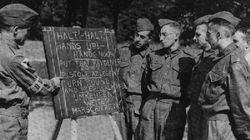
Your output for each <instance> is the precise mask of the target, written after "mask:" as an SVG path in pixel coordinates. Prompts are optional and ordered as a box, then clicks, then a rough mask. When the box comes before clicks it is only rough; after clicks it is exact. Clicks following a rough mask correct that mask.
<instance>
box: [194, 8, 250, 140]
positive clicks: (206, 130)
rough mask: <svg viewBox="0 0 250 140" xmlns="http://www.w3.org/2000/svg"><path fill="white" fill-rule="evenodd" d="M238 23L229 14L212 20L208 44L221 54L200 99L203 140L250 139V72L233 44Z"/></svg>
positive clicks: (208, 33)
mask: <svg viewBox="0 0 250 140" xmlns="http://www.w3.org/2000/svg"><path fill="white" fill-rule="evenodd" d="M239 22H240V19H238V18H236V17H234V16H233V15H232V14H231V13H230V12H226V11H222V12H218V13H216V14H214V15H212V16H211V17H210V19H209V27H208V32H207V40H208V42H209V43H210V45H211V47H212V48H213V49H218V50H219V53H218V55H217V56H216V60H215V61H213V62H214V66H213V67H212V68H211V70H210V71H209V72H208V73H207V74H206V75H205V82H204V83H203V85H202V88H201V93H200V96H199V99H198V104H199V105H200V106H201V108H202V111H203V122H202V127H203V129H202V132H200V133H202V138H201V140H218V139H219V140H249V139H250V112H249V110H250V106H249V104H250V93H249V91H250V86H249V85H250V81H249V80H250V79H249V72H250V71H249V68H248V66H247V62H246V60H245V58H244V52H243V51H242V50H241V49H240V48H239V47H238V46H236V45H235V43H234V42H233V34H234V32H235V26H236V25H237V24H238V23H239Z"/></svg>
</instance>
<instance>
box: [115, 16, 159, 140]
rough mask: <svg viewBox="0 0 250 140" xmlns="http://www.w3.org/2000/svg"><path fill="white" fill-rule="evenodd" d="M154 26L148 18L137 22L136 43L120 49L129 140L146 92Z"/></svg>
mask: <svg viewBox="0 0 250 140" xmlns="http://www.w3.org/2000/svg"><path fill="white" fill-rule="evenodd" d="M153 30H154V26H153V24H152V23H151V22H150V21H149V20H148V19H147V18H139V19H138V20H137V30H136V32H135V36H134V42H133V43H132V44H131V45H129V46H123V47H121V48H120V49H119V51H120V52H119V53H120V67H121V71H122V79H123V81H124V83H125V90H126V91H125V93H126V94H125V97H124V102H125V103H124V104H125V107H124V108H125V109H124V115H125V119H126V125H127V130H128V136H127V138H128V139H129V140H131V139H133V137H134V132H135V129H136V127H137V124H138V120H139V115H140V111H139V110H140V107H141V104H142V100H143V96H145V91H144V90H143V87H142V85H143V80H142V79H143V77H144V76H143V75H144V74H145V68H146V56H147V55H148V53H149V42H150V41H151V39H152V32H153Z"/></svg>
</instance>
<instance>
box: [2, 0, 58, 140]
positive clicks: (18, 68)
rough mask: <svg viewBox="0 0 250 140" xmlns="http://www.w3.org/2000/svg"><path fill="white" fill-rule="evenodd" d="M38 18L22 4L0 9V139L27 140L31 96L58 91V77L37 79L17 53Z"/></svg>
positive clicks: (24, 59)
mask: <svg viewBox="0 0 250 140" xmlns="http://www.w3.org/2000/svg"><path fill="white" fill-rule="evenodd" d="M37 16H38V14H37V13H36V12H35V11H34V10H32V9H30V8H28V7H27V6H25V5H23V4H9V5H6V6H4V7H3V8H1V9H0V19H1V20H0V32H1V33H0V77H1V78H0V139H1V140H26V139H27V132H28V131H27V130H28V129H27V128H28V119H27V116H28V106H29V101H30V95H31V94H37V95H47V94H50V93H52V92H53V91H55V90H56V89H57V88H59V87H60V79H61V78H60V77H55V78H52V79H51V80H48V79H42V78H40V77H39V76H38V75H37V74H36V72H35V70H34V69H32V68H31V67H30V65H29V63H28V60H27V58H25V57H24V56H22V55H21V54H20V53H18V49H19V47H20V46H22V45H23V44H24V42H25V39H26V35H27V32H28V28H29V27H30V26H31V24H32V23H33V21H34V19H35V18H36V17H37Z"/></svg>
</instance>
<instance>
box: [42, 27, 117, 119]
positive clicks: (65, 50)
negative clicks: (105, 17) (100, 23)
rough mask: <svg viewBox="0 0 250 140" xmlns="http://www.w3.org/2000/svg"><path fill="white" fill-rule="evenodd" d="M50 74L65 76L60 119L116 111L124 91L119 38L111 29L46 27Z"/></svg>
mask: <svg viewBox="0 0 250 140" xmlns="http://www.w3.org/2000/svg"><path fill="white" fill-rule="evenodd" d="M43 35H44V44H45V45H44V46H45V55H46V60H47V64H48V69H49V75H50V77H51V78H52V77H54V76H62V77H64V80H63V81H62V85H61V86H62V88H61V90H60V91H59V94H57V95H56V96H55V97H54V108H55V115H56V118H57V119H60V118H73V117H78V116H86V115H88V116H89V115H98V114H107V113H112V112H115V111H117V110H118V109H119V107H118V101H117V96H118V95H119V94H120V86H119V79H118V64H117V62H116V52H117V51H116V41H115V36H114V31H113V30H109V29H88V28H87V29H79V28H66V27H43Z"/></svg>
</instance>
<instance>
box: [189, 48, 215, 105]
mask: <svg viewBox="0 0 250 140" xmlns="http://www.w3.org/2000/svg"><path fill="white" fill-rule="evenodd" d="M214 61H216V51H214V50H208V51H203V52H202V53H201V54H200V56H199V59H198V61H197V63H196V65H195V66H194V67H193V71H192V76H191V80H190V84H189V87H188V96H189V99H190V101H191V102H192V103H197V101H198V97H199V95H200V92H201V86H202V84H203V82H204V81H205V76H206V74H207V73H208V72H209V71H210V70H211V68H212V67H213V66H214Z"/></svg>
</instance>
